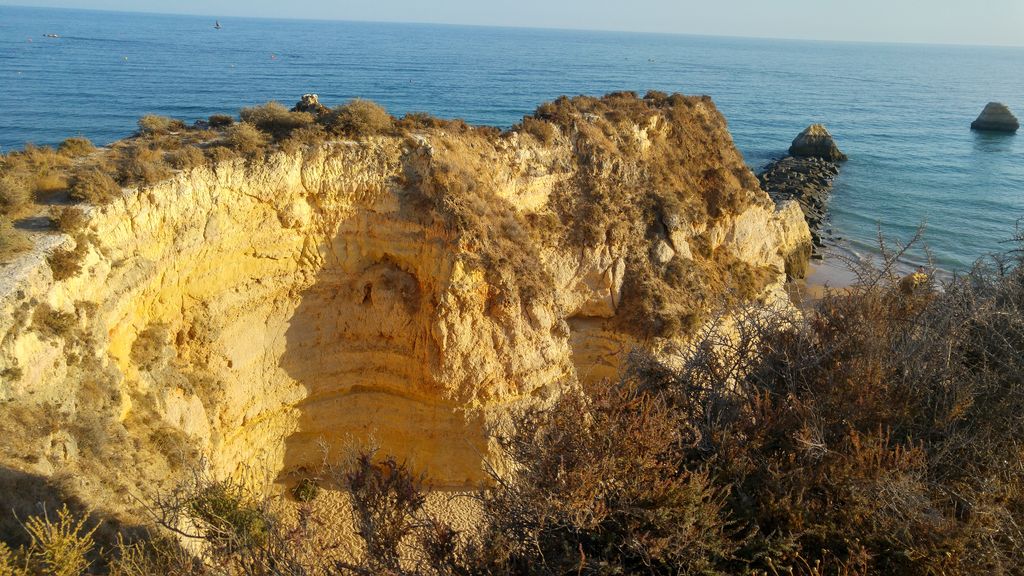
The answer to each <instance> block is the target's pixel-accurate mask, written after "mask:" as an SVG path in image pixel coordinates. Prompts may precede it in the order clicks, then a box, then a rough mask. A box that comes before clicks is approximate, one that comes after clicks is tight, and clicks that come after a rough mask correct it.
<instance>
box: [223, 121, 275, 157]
mask: <svg viewBox="0 0 1024 576" xmlns="http://www.w3.org/2000/svg"><path fill="white" fill-rule="evenodd" d="M227 144H228V147H230V148H231V149H232V150H234V151H235V152H238V153H239V154H242V155H244V156H252V155H255V154H258V153H260V152H262V151H263V150H264V149H265V148H266V146H267V138H266V136H265V135H264V134H263V133H262V132H260V131H259V130H257V129H256V127H254V126H253V125H252V124H249V123H247V122H243V123H241V124H235V125H234V126H232V127H231V128H228V131H227Z"/></svg>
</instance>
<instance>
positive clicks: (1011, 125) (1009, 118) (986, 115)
mask: <svg viewBox="0 0 1024 576" xmlns="http://www.w3.org/2000/svg"><path fill="white" fill-rule="evenodd" d="M1018 128H1020V122H1019V121H1017V117H1016V116H1014V115H1013V112H1010V109H1009V108H1008V107H1007V106H1006V104H1002V103H1000V102H989V103H988V104H986V105H985V109H984V110H982V111H981V114H980V115H979V116H978V119H977V120H975V121H974V122H971V130H980V131H986V132H1016V131H1017V129H1018Z"/></svg>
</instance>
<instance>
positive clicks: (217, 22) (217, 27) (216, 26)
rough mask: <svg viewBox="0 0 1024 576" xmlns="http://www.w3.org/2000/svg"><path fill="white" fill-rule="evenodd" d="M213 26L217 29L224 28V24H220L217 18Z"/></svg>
mask: <svg viewBox="0 0 1024 576" xmlns="http://www.w3.org/2000/svg"><path fill="white" fill-rule="evenodd" d="M213 27H214V28H216V29H217V30H220V29H221V28H223V26H221V25H220V20H217V21H216V22H214V24H213Z"/></svg>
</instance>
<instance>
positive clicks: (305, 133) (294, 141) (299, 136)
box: [280, 124, 327, 154]
mask: <svg viewBox="0 0 1024 576" xmlns="http://www.w3.org/2000/svg"><path fill="white" fill-rule="evenodd" d="M325 140H327V131H325V130H324V128H323V126H320V125H319V124H312V125H310V126H304V127H302V128H298V129H296V130H294V131H292V133H291V134H289V135H288V137H287V138H285V139H284V140H282V141H281V142H280V145H281V150H284V151H285V152H287V153H289V154H294V153H295V152H296V151H297V150H300V149H302V148H305V147H306V146H315V145H317V144H321V143H323V142H324V141H325Z"/></svg>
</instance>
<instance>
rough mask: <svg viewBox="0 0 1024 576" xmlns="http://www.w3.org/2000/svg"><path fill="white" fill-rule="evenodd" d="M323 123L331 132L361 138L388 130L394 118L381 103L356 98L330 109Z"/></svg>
mask: <svg viewBox="0 0 1024 576" xmlns="http://www.w3.org/2000/svg"><path fill="white" fill-rule="evenodd" d="M323 123H324V126H325V127H326V128H327V130H328V131H329V132H330V133H332V134H337V135H340V136H347V137H350V138H362V137H365V136H375V135H378V134H383V133H385V132H388V131H389V130H391V128H392V127H393V125H394V118H392V117H391V115H390V114H388V112H387V110H385V109H384V108H383V107H382V106H381V105H379V104H377V103H375V102H371V101H369V100H361V99H358V98H357V99H355V100H352V101H350V102H348V103H347V104H345V105H343V106H338V107H337V108H334V109H332V110H331V112H330V113H329V114H327V115H326V116H325V117H324V119H323Z"/></svg>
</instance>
